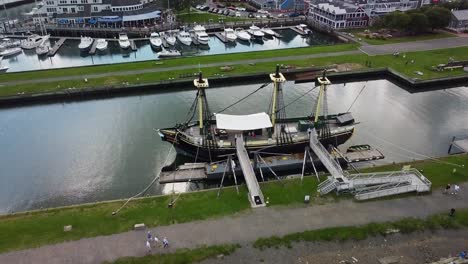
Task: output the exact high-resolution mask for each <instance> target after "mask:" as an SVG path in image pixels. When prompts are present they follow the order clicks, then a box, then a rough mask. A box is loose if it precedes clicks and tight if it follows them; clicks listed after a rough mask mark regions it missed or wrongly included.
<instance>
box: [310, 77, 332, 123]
mask: <svg viewBox="0 0 468 264" xmlns="http://www.w3.org/2000/svg"><path fill="white" fill-rule="evenodd" d="M325 74H326V71H324V72H323V76H322V77H318V78H317V81H318V83H319V84H320V91H319V96H318V98H317V106H316V108H315V115H314V123H315V124H317V122H318V121H319V120H318V119H319V116H320V109H321V108H322V105H323V97H324V95H325V93H326V91H327V85H329V84H331V82H330V81H329V80H328V78H327V77H326V76H325Z"/></svg>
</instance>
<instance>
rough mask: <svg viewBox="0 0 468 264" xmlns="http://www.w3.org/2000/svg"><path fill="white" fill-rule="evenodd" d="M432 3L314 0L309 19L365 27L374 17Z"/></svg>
mask: <svg viewBox="0 0 468 264" xmlns="http://www.w3.org/2000/svg"><path fill="white" fill-rule="evenodd" d="M425 4H430V0H328V1H327V0H313V1H312V2H311V4H310V6H309V15H308V17H309V19H311V21H313V22H315V23H319V24H321V25H324V26H327V27H330V28H333V29H343V28H363V27H367V26H368V25H369V24H370V21H371V20H372V18H373V17H378V16H381V15H385V14H388V13H391V12H394V11H402V12H405V11H408V10H411V9H415V8H418V7H421V6H422V5H425Z"/></svg>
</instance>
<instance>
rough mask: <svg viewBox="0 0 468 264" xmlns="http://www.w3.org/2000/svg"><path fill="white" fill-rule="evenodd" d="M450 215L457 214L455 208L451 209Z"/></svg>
mask: <svg viewBox="0 0 468 264" xmlns="http://www.w3.org/2000/svg"><path fill="white" fill-rule="evenodd" d="M449 216H451V217H454V216H455V208H452V209H450V214H449Z"/></svg>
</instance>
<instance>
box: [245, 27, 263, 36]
mask: <svg viewBox="0 0 468 264" xmlns="http://www.w3.org/2000/svg"><path fill="white" fill-rule="evenodd" d="M247 32H249V34H250V35H252V36H253V37H254V38H263V37H264V36H265V33H263V32H262V30H261V29H260V28H259V27H257V26H255V25H252V26H250V27H249V29H248V30H247Z"/></svg>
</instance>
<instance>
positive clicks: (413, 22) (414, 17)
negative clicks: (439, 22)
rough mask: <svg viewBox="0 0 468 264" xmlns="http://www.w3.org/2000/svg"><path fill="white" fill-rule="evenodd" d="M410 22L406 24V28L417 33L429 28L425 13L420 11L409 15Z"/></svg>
mask: <svg viewBox="0 0 468 264" xmlns="http://www.w3.org/2000/svg"><path fill="white" fill-rule="evenodd" d="M409 17H410V23H409V24H408V30H409V31H411V32H413V33H415V34H418V33H422V32H424V31H426V30H427V29H428V28H429V21H428V19H427V17H426V15H424V14H421V13H413V14H411V15H409Z"/></svg>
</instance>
